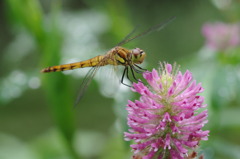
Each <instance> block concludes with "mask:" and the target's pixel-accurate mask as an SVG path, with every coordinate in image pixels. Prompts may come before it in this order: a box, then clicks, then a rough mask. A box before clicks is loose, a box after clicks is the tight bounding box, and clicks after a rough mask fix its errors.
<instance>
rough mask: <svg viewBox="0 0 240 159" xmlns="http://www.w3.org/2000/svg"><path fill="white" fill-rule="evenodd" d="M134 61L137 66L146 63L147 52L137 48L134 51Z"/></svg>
mask: <svg viewBox="0 0 240 159" xmlns="http://www.w3.org/2000/svg"><path fill="white" fill-rule="evenodd" d="M132 55H133V56H132V61H133V62H134V63H136V64H140V63H142V62H143V61H144V59H145V56H146V54H145V52H144V51H143V50H141V49H139V48H135V49H133V50H132Z"/></svg>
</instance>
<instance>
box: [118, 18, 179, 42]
mask: <svg viewBox="0 0 240 159" xmlns="http://www.w3.org/2000/svg"><path fill="white" fill-rule="evenodd" d="M175 18H176V17H175V16H174V17H171V18H169V19H167V20H166V21H163V22H161V23H159V24H157V25H154V26H152V27H150V28H149V29H147V30H145V31H143V32H142V33H140V34H137V35H136V36H133V37H130V36H131V35H132V34H133V33H134V32H135V30H136V28H135V29H134V30H133V31H132V32H131V33H130V34H128V35H127V36H126V37H125V38H124V40H123V41H121V42H120V43H118V46H120V45H124V44H126V43H128V42H130V41H132V40H134V39H136V38H139V37H142V36H145V35H147V34H150V33H152V32H153V31H155V30H157V31H160V30H162V29H163V28H164V27H165V26H167V24H169V23H170V22H171V21H173V20H174V19H175ZM128 37H129V38H128Z"/></svg>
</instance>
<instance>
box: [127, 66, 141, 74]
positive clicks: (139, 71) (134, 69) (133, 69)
mask: <svg viewBox="0 0 240 159" xmlns="http://www.w3.org/2000/svg"><path fill="white" fill-rule="evenodd" d="M130 67H131V70H132V71H135V72H136V73H143V71H141V70H138V69H136V68H135V67H134V66H133V65H131V66H130Z"/></svg>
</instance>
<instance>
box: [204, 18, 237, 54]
mask: <svg viewBox="0 0 240 159" xmlns="http://www.w3.org/2000/svg"><path fill="white" fill-rule="evenodd" d="M202 33H203V35H204V36H205V38H206V45H207V46H208V47H210V48H212V49H215V50H226V49H229V48H234V47H236V46H239V45H240V25H239V24H225V23H221V22H218V23H207V24H205V25H204V26H203V28H202Z"/></svg>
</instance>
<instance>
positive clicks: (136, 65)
mask: <svg viewBox="0 0 240 159" xmlns="http://www.w3.org/2000/svg"><path fill="white" fill-rule="evenodd" d="M134 66H136V67H137V68H139V69H140V70H143V71H147V69H145V68H142V67H140V66H138V65H136V64H134Z"/></svg>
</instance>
